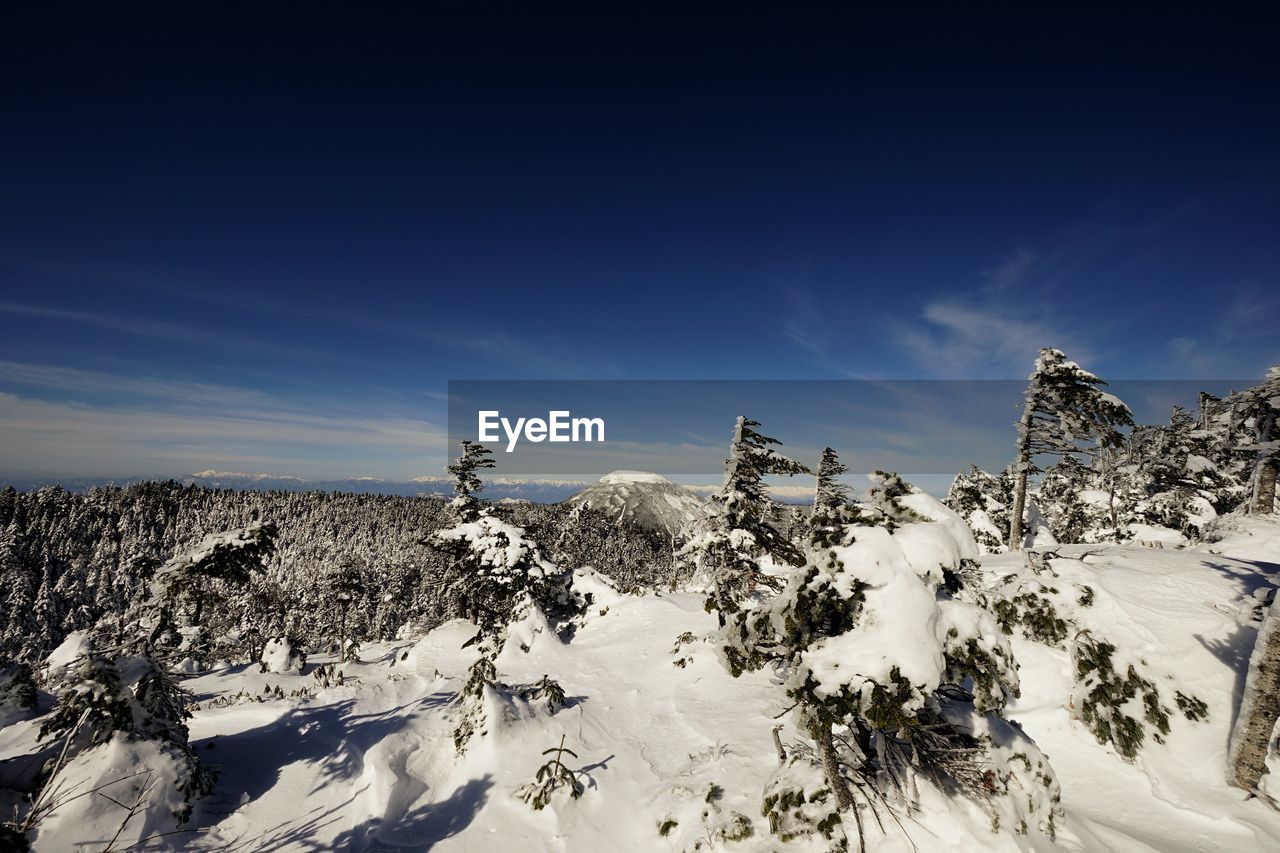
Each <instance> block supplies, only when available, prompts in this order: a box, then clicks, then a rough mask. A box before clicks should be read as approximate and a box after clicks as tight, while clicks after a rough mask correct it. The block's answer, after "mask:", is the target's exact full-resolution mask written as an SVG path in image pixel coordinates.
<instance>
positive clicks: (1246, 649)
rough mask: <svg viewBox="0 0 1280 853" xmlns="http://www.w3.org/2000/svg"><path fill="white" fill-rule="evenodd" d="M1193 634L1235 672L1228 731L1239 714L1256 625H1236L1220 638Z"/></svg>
mask: <svg viewBox="0 0 1280 853" xmlns="http://www.w3.org/2000/svg"><path fill="white" fill-rule="evenodd" d="M1194 636H1195V638H1196V640H1198V641H1199V642H1200V645H1202V646H1204V647H1205V648H1206V649H1208V650H1209V651H1210V652H1212V653H1213V656H1214V657H1216V658H1217V659H1218V660H1220V661H1222V663H1223V665H1224V666H1227V667H1230V669H1231V671H1232V672H1234V673H1235V678H1236V682H1235V684H1234V685H1233V686H1232V689H1231V725H1230V726H1228V727H1227V731H1228V732H1229V731H1231V729H1232V728H1234V727H1235V723H1236V717H1238V716H1239V714H1240V701H1241V700H1242V699H1243V698H1244V684H1245V679H1246V678H1248V675H1249V657H1250V656H1251V655H1252V654H1253V646H1254V642H1255V641H1256V640H1257V638H1258V629H1257V626H1255V625H1237V626H1236V629H1235V630H1234V631H1233V632H1231V635H1230V636H1228V637H1224V638H1223V639H1220V640H1206V639H1205V638H1204V637H1203V636H1201V635H1200V634H1196V635H1194Z"/></svg>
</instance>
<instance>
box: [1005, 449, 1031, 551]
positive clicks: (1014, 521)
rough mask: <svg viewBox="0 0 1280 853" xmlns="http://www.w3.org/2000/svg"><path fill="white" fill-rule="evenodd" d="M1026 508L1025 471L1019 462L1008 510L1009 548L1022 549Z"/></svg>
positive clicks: (1012, 549) (1011, 549)
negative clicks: (1010, 505) (1010, 504)
mask: <svg viewBox="0 0 1280 853" xmlns="http://www.w3.org/2000/svg"><path fill="white" fill-rule="evenodd" d="M1026 509H1027V472H1026V470H1025V469H1024V468H1023V466H1022V465H1021V464H1019V466H1018V475H1017V477H1016V478H1015V479H1014V481H1013V508H1012V509H1010V510H1009V550H1010V551H1021V550H1022V514H1023V513H1024V512H1025V511H1026Z"/></svg>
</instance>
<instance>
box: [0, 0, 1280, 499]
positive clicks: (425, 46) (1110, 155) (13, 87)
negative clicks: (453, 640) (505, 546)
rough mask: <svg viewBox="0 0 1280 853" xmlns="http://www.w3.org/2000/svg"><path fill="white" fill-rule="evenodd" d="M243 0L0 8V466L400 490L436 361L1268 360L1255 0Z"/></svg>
mask: <svg viewBox="0 0 1280 853" xmlns="http://www.w3.org/2000/svg"><path fill="white" fill-rule="evenodd" d="M265 5H266V4H244V5H241V4H234V3H231V4H223V3H216V4H215V3H205V4H172V3H171V4H165V5H163V6H161V5H156V6H151V7H148V6H146V5H145V4H138V5H135V4H128V5H127V6H121V5H112V6H104V5H102V4H98V5H97V7H96V8H95V6H91V5H88V4H85V5H79V6H78V5H60V4H31V6H30V7H29V8H11V9H8V10H6V14H5V21H4V24H3V26H0V75H2V76H0V103H2V104H3V116H4V126H3V131H2V132H0V169H2V170H3V184H2V186H3V192H0V361H2V362H3V364H0V448H2V449H0V477H2V476H32V475H43V474H63V475H66V474H93V475H98V474H114V475H128V474H183V473H190V472H193V471H195V470H199V469H203V468H216V469H222V470H237V471H267V472H272V473H278V474H294V475H300V476H314V477H321V476H323V477H338V476H360V475H372V476H383V477H390V478H407V477H412V476H417V475H420V474H425V473H434V472H435V471H437V470H438V466H439V465H440V464H441V463H442V461H443V449H442V448H443V439H442V436H443V433H444V426H445V424H444V420H445V418H444V397H445V383H446V381H447V380H449V379H465V378H503V379H507V378H509V379H530V378H557V379H562V378H732V379H740V378H747V379H786V378H845V377H853V378H953V377H963V378H992V377H998V378H1015V377H1020V376H1024V375H1025V374H1026V372H1027V370H1028V369H1029V366H1030V362H1031V360H1032V358H1033V357H1034V353H1035V351H1036V350H1037V349H1038V348H1039V347H1040V346H1045V345H1053V346H1058V347H1061V348H1063V349H1065V350H1066V351H1067V352H1068V354H1069V355H1071V356H1072V357H1074V358H1076V359H1077V360H1079V361H1081V362H1082V363H1083V364H1085V366H1086V367H1089V368H1090V369H1093V370H1094V371H1096V372H1098V373H1100V374H1102V375H1104V376H1109V377H1116V378H1125V377H1129V378H1134V377H1140V378H1200V377H1204V378H1213V377H1255V376H1258V377H1260V376H1261V375H1262V373H1263V372H1264V370H1265V369H1266V367H1267V366H1268V365H1270V364H1272V363H1274V362H1276V361H1278V360H1280V347H1278V346H1277V339H1278V337H1277V334H1276V331H1277V321H1278V320H1280V296H1277V293H1280V287H1278V286H1277V285H1278V284H1280V281H1278V279H1280V239H1278V237H1280V206H1278V204H1277V202H1280V133H1278V131H1280V110H1277V109H1276V108H1275V107H1276V93H1277V91H1280V62H1278V61H1277V59H1276V50H1275V43H1274V32H1275V27H1274V22H1273V21H1267V20H1265V19H1262V18H1258V17H1254V18H1249V17H1247V16H1244V15H1243V14H1242V13H1240V12H1238V11H1233V12H1216V13H1214V14H1212V15H1211V14H1209V12H1208V10H1207V7H1205V8H1204V9H1202V10H1201V11H1200V12H1199V13H1197V14H1196V15H1194V16H1187V17H1179V16H1178V13H1175V12H1173V11H1171V10H1170V9H1164V10H1161V12H1160V14H1159V15H1158V16H1155V15H1154V14H1152V15H1144V16H1136V15H1135V16H1134V17H1132V18H1123V17H1116V16H1115V15H1114V14H1102V13H1101V12H1097V13H1090V12H1086V11H1082V10H1081V9H1080V8H1077V7H1072V8H1069V9H1068V8H1064V9H1062V10H1061V11H1059V12H1057V13H1054V15H1056V16H1050V17H1038V18H1018V17H1014V16H1011V15H1010V14H1009V13H1003V14H1000V15H999V16H993V17H990V18H988V19H981V18H979V17H975V16H974V15H973V14H971V13H965V14H961V13H960V12H958V11H952V12H948V13H926V12H924V11H920V12H918V13H917V14H916V15H914V16H912V17H905V16H904V17H891V16H886V15H885V14H882V13H879V12H874V13H866V12H860V11H854V10H847V11H845V12H842V13H836V12H832V11H830V10H825V9H822V8H821V7H819V6H805V5H796V4H776V3H775V4H769V5H761V6H752V5H751V4H741V3H734V4H723V5H702V4H687V3H686V4H643V3H637V4H625V10H622V9H617V8H611V7H615V6H621V5H623V4H590V5H588V4H582V5H568V4H555V3H552V4H504V3H484V4H476V3H423V4H399V5H390V4H387V5H384V4H343V5H345V8H342V6H340V5H339V4H327V3H306V4H304V3H296V4H271V6H272V8H271V10H269V11H268V10H264V9H263V8H262V7H263V6H265ZM535 5H536V9H535V8H534V6H535ZM695 5H697V6H698V8H697V9H694V8H693V6H695ZM833 5H834V4H833ZM850 5H852V4H850ZM522 6H523V7H527V8H523V9H522V8H521V7H522ZM1257 14H1260V13H1257Z"/></svg>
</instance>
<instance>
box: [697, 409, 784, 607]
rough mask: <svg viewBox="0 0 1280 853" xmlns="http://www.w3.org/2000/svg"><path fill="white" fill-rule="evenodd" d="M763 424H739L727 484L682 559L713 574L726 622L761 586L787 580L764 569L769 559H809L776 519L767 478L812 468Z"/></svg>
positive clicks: (711, 601)
mask: <svg viewBox="0 0 1280 853" xmlns="http://www.w3.org/2000/svg"><path fill="white" fill-rule="evenodd" d="M758 426H760V424H759V423H758V422H757V421H753V420H749V419H747V418H745V417H739V418H738V420H737V422H736V423H735V424H734V428H733V439H732V442H731V443H730V446H729V458H728V459H726V460H725V476H724V485H723V486H721V488H720V491H719V492H717V493H716V494H714V495H712V496H711V510H710V513H709V515H708V517H707V519H706V520H705V522H703V523H702V524H701V525H700V527H699V529H698V530H697V531H696V532H695V533H694V534H693V536H692V537H691V538H690V540H689V541H688V542H687V543H685V545H684V547H683V548H682V549H681V552H680V557H681V559H682V560H684V561H685V562H687V563H689V564H692V565H693V566H694V568H695V570H696V571H698V572H699V573H701V574H703V575H705V576H707V577H708V578H709V580H710V585H711V589H710V592H709V594H708V597H707V610H708V611H711V610H714V611H716V613H717V614H718V615H719V617H720V620H721V622H722V624H723V621H724V619H725V618H726V617H727V616H728V615H729V614H731V613H734V612H736V611H737V610H738V609H739V607H740V603H741V601H742V600H743V599H744V598H745V597H746V596H748V595H750V594H751V593H752V592H753V591H754V590H755V589H756V587H758V586H764V587H768V588H774V589H776V588H779V587H780V586H781V585H782V582H781V581H780V580H779V579H778V578H777V577H775V576H774V575H771V574H770V573H768V572H766V571H765V570H764V568H763V563H764V561H765V560H766V559H768V560H771V561H772V562H773V563H774V564H775V565H782V566H798V565H801V564H803V562H804V556H803V554H802V553H801V551H800V549H799V548H797V547H796V545H795V543H793V542H791V541H790V540H789V539H788V538H787V537H786V536H784V535H783V534H782V533H780V532H779V531H778V529H777V528H776V527H774V525H773V524H772V523H771V521H770V512H769V508H770V507H771V505H772V502H771V501H770V500H769V496H768V495H767V494H766V493H765V484H764V478H765V477H766V476H767V475H770V474H781V475H785V476H792V475H795V474H807V473H809V469H808V468H806V467H805V466H804V465H801V464H800V463H799V462H795V461H793V460H791V459H788V458H787V457H785V456H783V455H782V454H780V453H778V452H777V451H776V450H774V449H773V446H774V445H777V444H780V442H779V441H778V440H777V439H773V438H769V437H768V436H765V435H761V434H760V433H759V432H757V431H756V427H758Z"/></svg>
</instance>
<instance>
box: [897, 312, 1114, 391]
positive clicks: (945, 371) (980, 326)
mask: <svg viewBox="0 0 1280 853" xmlns="http://www.w3.org/2000/svg"><path fill="white" fill-rule="evenodd" d="M920 318H921V320H923V323H914V324H899V325H898V326H897V328H896V329H895V334H894V338H895V340H896V342H897V343H898V345H899V346H900V347H901V348H902V349H903V350H904V351H905V352H906V353H907V354H908V355H909V356H911V358H912V359H914V360H915V361H916V362H917V363H918V364H919V365H920V366H921V367H923V368H925V369H927V370H929V371H930V372H931V373H932V374H933V375H935V376H943V377H962V376H968V377H997V376H998V377H1007V378H1014V377H1021V376H1024V375H1026V374H1027V373H1028V372H1029V371H1030V369H1031V366H1032V365H1033V363H1034V362H1035V358H1036V355H1037V353H1039V351H1040V349H1041V348H1042V347H1058V348H1059V349H1063V350H1065V351H1066V352H1067V353H1068V354H1070V356H1071V357H1072V358H1074V359H1075V360H1077V361H1081V362H1085V363H1087V362H1089V361H1090V360H1091V358H1092V350H1091V347H1089V346H1088V345H1086V344H1085V343H1084V342H1082V341H1081V340H1079V337H1078V336H1077V335H1074V334H1071V333H1069V332H1066V331H1064V330H1063V329H1062V328H1060V327H1057V326H1055V325H1052V324H1050V323H1049V322H1047V321H1045V320H1043V319H1041V318H1038V317H1034V316H1018V315H1014V314H1012V313H1009V312H1006V311H1005V310H1003V308H1002V306H1001V305H1000V304H998V300H992V299H983V300H972V301H964V302H962V301H961V300H958V299H941V300H935V301H932V302H929V303H927V304H926V305H925V306H924V309H923V310H922V311H921V314H920Z"/></svg>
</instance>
